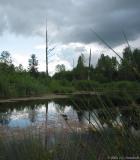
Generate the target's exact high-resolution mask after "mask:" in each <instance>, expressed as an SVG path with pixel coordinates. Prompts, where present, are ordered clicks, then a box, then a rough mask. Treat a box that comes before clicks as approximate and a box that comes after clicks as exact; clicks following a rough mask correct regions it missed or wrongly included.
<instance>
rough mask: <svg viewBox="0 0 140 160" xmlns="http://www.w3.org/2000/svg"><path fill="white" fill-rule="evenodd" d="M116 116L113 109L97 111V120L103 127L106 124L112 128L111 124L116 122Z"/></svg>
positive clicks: (116, 113)
mask: <svg viewBox="0 0 140 160" xmlns="http://www.w3.org/2000/svg"><path fill="white" fill-rule="evenodd" d="M117 116H118V112H117V111H116V110H115V109H114V110H112V109H110V110H109V111H108V110H105V109H102V110H98V119H99V121H100V123H101V125H102V126H103V125H104V124H107V126H109V127H113V122H116V118H117Z"/></svg>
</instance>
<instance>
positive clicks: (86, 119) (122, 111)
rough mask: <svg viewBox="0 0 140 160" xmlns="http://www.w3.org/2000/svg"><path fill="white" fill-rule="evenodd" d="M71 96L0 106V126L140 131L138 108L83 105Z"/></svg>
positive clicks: (139, 111) (139, 112) (137, 132)
mask: <svg viewBox="0 0 140 160" xmlns="http://www.w3.org/2000/svg"><path fill="white" fill-rule="evenodd" d="M86 104H87V102H86V101H85V102H84V103H83V104H82V103H81V102H80V101H73V100H70V99H67V100H66V99H64V100H54V101H51V100H50V101H43V102H38V101H37V102H24V103H22V102H20V103H9V104H1V105H0V125H2V126H7V127H10V128H15V127H18V128H26V127H28V126H30V125H41V124H47V127H48V128H54V127H55V128H59V127H61V128H67V127H69V125H70V126H71V127H72V128H78V129H80V128H81V127H82V128H85V129H86V128H88V127H89V126H90V127H94V129H96V130H102V129H109V128H121V127H123V126H125V128H126V127H127V129H129V130H130V131H132V132H133V133H136V134H139V130H140V123H139V122H140V110H139V109H138V108H130V107H126V106H125V107H123V106H121V107H113V108H108V107H99V108H92V107H91V106H90V107H88V106H85V105H86Z"/></svg>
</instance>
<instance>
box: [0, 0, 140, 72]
mask: <svg viewBox="0 0 140 160" xmlns="http://www.w3.org/2000/svg"><path fill="white" fill-rule="evenodd" d="M0 16H1V18H0V52H2V51H3V50H8V51H9V52H10V53H11V55H12V58H13V61H14V63H15V64H16V65H18V64H19V63H22V64H23V65H24V67H27V66H28V59H29V57H30V55H31V54H33V53H34V54H36V55H37V57H38V60H39V70H40V71H45V28H46V17H47V24H48V39H49V48H53V47H55V49H54V50H53V51H52V52H51V53H50V55H49V72H50V74H52V73H53V72H54V71H55V66H56V64H65V65H66V68H67V69H71V68H72V66H73V65H72V64H73V60H74V64H75V65H76V61H77V58H78V56H79V55H80V54H81V53H84V54H85V56H86V57H87V56H88V55H89V50H90V48H91V49H92V63H93V64H94V65H95V63H96V61H97V59H98V57H99V55H100V54H101V53H104V54H109V55H111V56H112V55H114V54H113V53H112V52H111V51H109V49H107V48H106V47H105V46H104V45H103V44H102V43H101V42H100V40H99V39H98V38H97V37H96V35H95V34H94V33H93V30H94V31H96V32H97V33H98V34H100V35H101V36H102V38H103V39H104V40H106V41H107V42H108V43H109V44H110V45H111V46H112V47H113V48H114V49H115V50H116V51H117V52H118V53H121V52H122V50H123V48H124V47H125V46H126V43H125V40H124V37H123V34H122V33H123V32H125V34H126V35H127V39H128V40H129V42H130V45H131V46H132V47H138V48H139V47H140V19H139V18H140V0H0Z"/></svg>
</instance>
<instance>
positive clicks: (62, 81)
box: [0, 48, 140, 97]
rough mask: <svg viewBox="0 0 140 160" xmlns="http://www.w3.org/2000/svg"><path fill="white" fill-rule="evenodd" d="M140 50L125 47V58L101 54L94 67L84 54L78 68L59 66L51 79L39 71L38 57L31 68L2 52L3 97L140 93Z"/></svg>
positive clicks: (31, 61) (0, 77) (33, 57)
mask: <svg viewBox="0 0 140 160" xmlns="http://www.w3.org/2000/svg"><path fill="white" fill-rule="evenodd" d="M139 73H140V50H139V49H134V50H133V51H132V50H131V49H130V48H125V49H124V51H123V53H122V58H121V59H120V60H119V61H118V60H117V58H116V57H110V56H108V55H104V54H101V56H100V57H99V59H98V62H97V64H96V66H95V67H93V66H92V65H86V64H85V58H84V55H83V54H81V55H80V56H79V58H78V62H77V65H76V66H75V67H74V68H73V69H72V70H71V71H66V69H65V66H64V65H63V64H59V65H57V66H56V73H55V74H54V75H53V76H52V77H48V76H47V75H46V74H45V73H44V72H38V60H37V57H36V55H35V54H33V55H31V57H30V59H29V66H28V69H26V70H25V69H24V68H23V66H22V64H20V65H19V66H18V67H17V66H15V65H14V64H13V62H12V58H11V54H10V53H9V52H7V51H3V52H2V53H1V55H0V97H19V96H33V95H43V94H45V93H52V92H55V93H69V92H74V91H81V90H82V91H84V90H86V91H89V90H90V91H95V90H98V91H100V90H102V89H104V90H113V89H114V90H120V89H121V90H122V89H123V90H125V89H126V90H131V91H132V90H135V91H136V90H139V89H140V85H139V80H140V74H139Z"/></svg>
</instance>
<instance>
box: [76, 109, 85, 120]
mask: <svg viewBox="0 0 140 160" xmlns="http://www.w3.org/2000/svg"><path fill="white" fill-rule="evenodd" d="M76 112H77V117H78V120H79V122H82V120H83V117H84V111H82V110H76Z"/></svg>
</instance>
